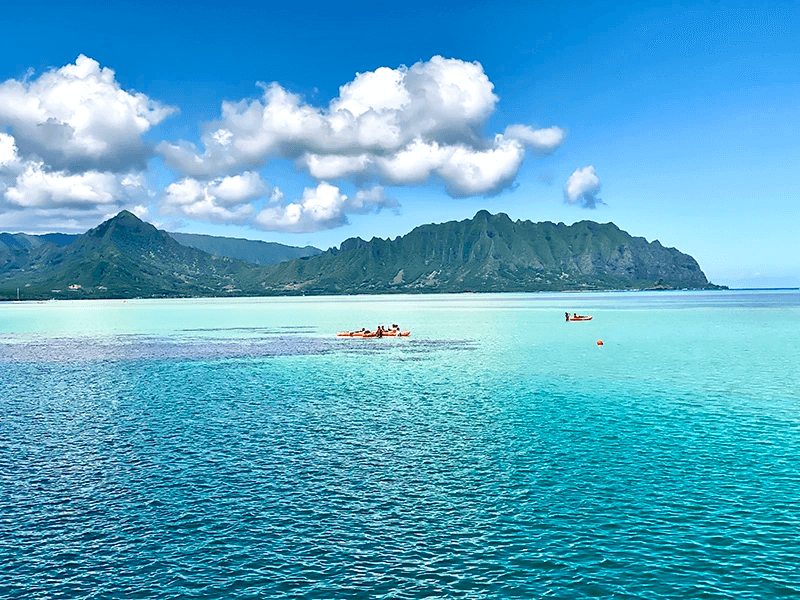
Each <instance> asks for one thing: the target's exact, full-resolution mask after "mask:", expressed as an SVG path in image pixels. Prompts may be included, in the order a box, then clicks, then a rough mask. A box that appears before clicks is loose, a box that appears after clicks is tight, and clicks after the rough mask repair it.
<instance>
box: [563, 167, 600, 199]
mask: <svg viewBox="0 0 800 600" xmlns="http://www.w3.org/2000/svg"><path fill="white" fill-rule="evenodd" d="M599 193H600V178H598V177H597V174H596V173H595V172H594V167H593V166H591V165H589V166H588V167H583V168H578V169H575V171H574V172H573V173H572V175H570V176H569V179H567V182H566V183H565V184H564V201H565V202H567V203H568V204H579V203H580V205H581V206H582V207H583V208H596V206H597V204H602V203H603V201H602V200H601V199H600V198H598V197H597V194H599Z"/></svg>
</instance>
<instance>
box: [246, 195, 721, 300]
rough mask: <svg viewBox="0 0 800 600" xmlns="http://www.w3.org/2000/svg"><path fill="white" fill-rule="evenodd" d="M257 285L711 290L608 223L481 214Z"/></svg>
mask: <svg viewBox="0 0 800 600" xmlns="http://www.w3.org/2000/svg"><path fill="white" fill-rule="evenodd" d="M261 285H262V287H263V289H264V291H265V292H268V293H280V292H283V293H298V292H301V293H331V294H336V293H391V292H406V293H407V292H469V291H480V292H512V291H514V292H521V291H561V290H604V289H606V290H607V289H674V288H708V287H716V286H712V285H711V284H709V282H708V280H707V279H706V277H705V275H704V274H703V272H702V270H701V269H700V266H699V265H698V264H697V261H695V260H694V258H692V257H691V256H689V255H687V254H683V253H681V252H679V251H678V250H676V249H674V248H665V247H663V246H662V245H661V244H660V243H659V242H658V241H654V242H647V240H645V239H644V238H637V237H632V236H630V235H629V234H628V233H626V232H624V231H622V230H621V229H619V228H618V227H617V226H616V225H614V224H613V223H606V224H598V223H595V222H593V221H581V222H579V223H575V224H574V225H564V224H563V223H559V224H554V223H550V222H543V223H533V222H531V221H512V220H511V219H510V218H509V217H508V215H505V214H503V213H499V214H497V215H491V214H490V213H488V212H487V211H479V212H478V213H477V214H476V215H475V217H474V218H473V219H467V220H464V221H450V222H448V223H442V224H430V225H422V226H420V227H417V228H415V229H414V230H413V231H411V232H410V233H408V234H406V235H405V236H402V237H399V238H396V239H395V240H388V239H386V240H384V239H380V238H373V239H372V240H370V241H368V242H367V241H364V240H362V239H360V238H351V239H349V240H345V241H344V242H343V243H342V245H341V246H340V248H339V249H338V250H337V249H331V250H329V251H327V252H325V253H323V254H322V255H320V256H318V257H316V258H315V259H314V260H293V261H288V262H285V263H281V264H279V265H275V266H274V267H272V268H270V269H269V270H268V271H267V273H266V274H265V277H264V278H263V280H262V282H261Z"/></svg>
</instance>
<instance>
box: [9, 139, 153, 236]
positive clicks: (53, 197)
mask: <svg viewBox="0 0 800 600" xmlns="http://www.w3.org/2000/svg"><path fill="white" fill-rule="evenodd" d="M4 146H5V140H4V139H3V138H0V153H2V152H3V149H4ZM150 194H151V192H150V190H149V188H148V186H147V183H146V181H145V180H144V177H143V176H142V175H141V174H120V173H111V172H107V171H84V172H82V173H71V172H69V171H63V170H62V171H52V170H50V169H47V167H46V165H44V163H42V162H41V161H35V160H26V161H22V160H20V159H19V157H18V156H16V155H15V156H13V158H12V160H11V161H3V162H2V164H0V222H2V223H3V229H4V230H9V229H17V230H22V231H29V232H37V231H49V230H53V228H60V229H59V230H64V229H66V230H84V231H85V230H86V229H88V228H89V227H93V226H95V225H97V223H98V221H100V220H104V219H106V218H109V217H111V216H113V215H115V214H116V213H117V212H119V211H120V210H122V209H124V208H128V209H132V208H135V207H137V206H138V207H143V206H145V205H146V203H147V202H148V201H149V199H150Z"/></svg>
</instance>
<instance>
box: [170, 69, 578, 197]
mask: <svg viewBox="0 0 800 600" xmlns="http://www.w3.org/2000/svg"><path fill="white" fill-rule="evenodd" d="M262 87H263V90H264V93H263V96H262V98H260V99H258V100H252V101H241V102H224V103H223V105H222V112H221V116H220V119H219V120H218V121H216V122H213V123H210V124H208V127H207V129H206V133H205V134H204V135H203V136H202V147H203V150H202V151H200V150H199V149H198V148H197V147H196V146H195V145H193V144H190V143H188V142H183V141H181V142H178V143H175V144H170V143H166V142H162V143H161V144H160V145H159V151H160V152H161V154H162V155H163V156H164V159H165V161H166V163H167V165H168V166H169V167H170V168H172V169H174V170H176V171H178V172H179V173H182V174H184V175H186V176H189V177H196V178H197V177H213V176H217V175H219V174H222V173H231V172H235V171H237V170H241V169H243V168H246V169H254V168H258V167H260V166H263V165H264V164H266V163H267V162H268V161H269V160H271V159H273V158H289V159H296V165H297V167H298V168H301V169H303V170H306V171H307V172H308V173H309V174H310V175H311V176H312V177H314V178H315V179H317V181H329V180H335V179H340V178H345V177H347V178H351V179H353V180H355V181H356V182H360V183H363V182H364V181H368V180H371V179H372V180H377V181H379V182H385V183H392V184H398V185H414V184H420V183H424V182H427V181H428V180H429V178H431V177H432V176H435V177H437V178H439V179H441V180H443V181H444V183H445V184H446V188H447V191H448V193H450V194H451V195H453V196H469V195H477V194H492V193H496V192H497V191H499V190H500V189H502V188H503V187H504V186H507V185H509V184H510V183H511V182H512V181H513V179H514V177H515V176H516V174H517V172H518V171H519V168H520V166H521V165H522V161H523V160H524V154H525V148H526V147H531V148H533V149H534V150H536V151H537V152H539V153H543V154H544V153H549V152H552V151H554V150H555V149H556V148H558V147H559V146H560V145H561V144H562V143H563V141H564V138H565V135H566V134H565V132H564V131H563V130H562V129H560V128H558V127H550V128H547V129H539V130H535V129H533V128H531V127H528V126H525V125H512V126H509V127H508V128H507V129H506V134H505V135H498V136H495V137H494V139H488V140H487V139H486V138H485V137H484V136H483V134H482V129H483V127H484V126H485V124H486V122H487V120H488V119H489V117H490V116H491V114H492V113H493V112H494V110H495V106H496V104H497V102H498V100H499V99H498V97H497V96H496V95H495V93H494V85H493V84H492V82H491V81H490V80H489V78H488V76H487V75H486V73H484V71H483V67H482V66H481V65H480V64H479V63H477V62H465V61H461V60H458V59H445V58H442V57H441V56H434V57H433V58H431V59H430V60H429V61H426V62H418V63H416V64H414V65H412V66H411V67H405V66H401V67H398V68H397V69H390V68H387V67H381V68H379V69H376V70H375V71H370V72H366V73H359V74H357V75H356V77H355V78H354V79H353V81H350V82H349V83H346V84H345V85H343V86H341V87H340V88H339V96H338V97H336V98H334V99H333V100H332V101H331V102H330V103H329V104H328V106H327V107H324V108H320V107H314V106H311V105H309V104H306V103H305V102H304V101H303V100H302V99H301V98H300V97H299V96H297V95H296V94H292V93H290V92H288V91H287V90H285V89H284V88H282V87H281V86H280V85H278V84H277V83H272V84H269V85H262ZM493 161H497V164H494V162H493Z"/></svg>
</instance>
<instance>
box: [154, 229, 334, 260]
mask: <svg viewBox="0 0 800 600" xmlns="http://www.w3.org/2000/svg"><path fill="white" fill-rule="evenodd" d="M169 234H170V235H171V236H172V237H173V238H174V239H175V240H176V241H177V242H178V243H180V244H183V245H184V246H189V247H191V248H197V249H198V250H202V251H203V252H208V253H209V254H214V255H215V256H227V257H228V258H238V259H239V260H243V261H245V262H248V263H251V264H254V265H274V264H276V263H279V262H284V261H287V260H291V259H293V258H303V257H305V256H316V255H317V254H321V253H322V250H320V249H319V248H315V247H314V246H304V247H302V248H300V247H297V246H286V245H284V244H278V243H277V242H262V241H259V240H245V239H242V238H229V237H220V236H215V235H201V234H198V233H176V232H174V231H170V232H169Z"/></svg>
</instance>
